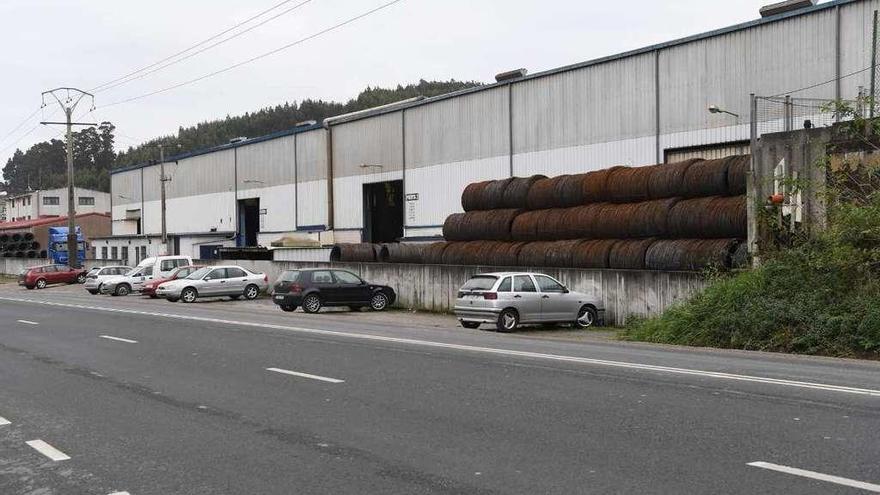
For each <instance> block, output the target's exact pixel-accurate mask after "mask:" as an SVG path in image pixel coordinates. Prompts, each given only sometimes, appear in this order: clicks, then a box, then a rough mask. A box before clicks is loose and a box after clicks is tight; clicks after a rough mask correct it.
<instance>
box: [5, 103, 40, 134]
mask: <svg viewBox="0 0 880 495" xmlns="http://www.w3.org/2000/svg"><path fill="white" fill-rule="evenodd" d="M42 109H43V107H42V106H41V107H39V108H37V109H36V110H34V113H32V114H30V115H28V116H27V117H25V118H24V120H22V121H21V122H20V123H19V124H18V125H17V126H15V127H14V128H13V129H12V130H11V131H9V132H7V133H6V134H4V135H3V137H2V138H0V142H3V141H5V140H6V138H8V137H9V136H11V135H13V134H15V131H17V130H19V129H21V126H23V125H25V124H27V122H28V121H29V120H31V119H32V118H34V117H35V116H36V115H37V114H38V113H40V110H42Z"/></svg>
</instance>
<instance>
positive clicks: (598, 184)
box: [581, 166, 629, 204]
mask: <svg viewBox="0 0 880 495" xmlns="http://www.w3.org/2000/svg"><path fill="white" fill-rule="evenodd" d="M624 168H629V167H622V166H617V167H611V168H606V169H602V170H596V171H594V172H587V173H586V174H584V175H583V178H582V179H581V200H582V202H583V204H587V203H601V202H603V201H608V177H609V176H610V175H611V174H612V173H614V172H616V171H618V170H620V169H624Z"/></svg>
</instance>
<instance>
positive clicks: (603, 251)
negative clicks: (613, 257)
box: [570, 239, 620, 268]
mask: <svg viewBox="0 0 880 495" xmlns="http://www.w3.org/2000/svg"><path fill="white" fill-rule="evenodd" d="M618 242H620V241H618V240H615V239H596V240H591V241H581V242H579V243H577V244H576V245H575V246H574V247H573V248H572V255H571V265H570V266H571V267H572V268H608V256H609V254H610V253H611V249H612V248H613V247H614V246H615V245H616V244H617V243H618Z"/></svg>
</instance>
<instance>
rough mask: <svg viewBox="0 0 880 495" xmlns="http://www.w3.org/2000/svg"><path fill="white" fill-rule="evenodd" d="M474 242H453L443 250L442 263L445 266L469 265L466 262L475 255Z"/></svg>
mask: <svg viewBox="0 0 880 495" xmlns="http://www.w3.org/2000/svg"><path fill="white" fill-rule="evenodd" d="M472 244H473V242H451V243H449V245H448V246H447V247H446V249H444V250H443V254H442V255H441V263H442V264H444V265H465V264H469V263H466V262H465V261H466V260H467V259H469V258H472V257H473V256H474V255H473V253H472V252H471V250H473V249H474V247H473V246H472Z"/></svg>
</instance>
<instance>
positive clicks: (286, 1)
mask: <svg viewBox="0 0 880 495" xmlns="http://www.w3.org/2000/svg"><path fill="white" fill-rule="evenodd" d="M292 1H293V0H284V1H282V2H279V3H277V4H275V5H273V6H271V7H269V8H268V9H266V10H264V11H262V12H260V13H259V14H256V15H254V16H251V17H249V18H247V19H245V20H244V21H242V22H239V23H238V24H235V25H234V26H232V27H230V28H227V29H225V30H223V31H221V32H219V33H217V34H215V35H213V36H211V37H209V38H206V39H204V40H202V41H200V42H198V43H196V44H195V45H192V46H190V47H189V48H186V49H185V50H181V51H179V52H177V53H175V54H173V55H169V56H167V57H165V58H163V59H162V60H159V61H158V62H154V63H152V64H150V65H147V66H144V67H141V68H140V69H137V70H135V71H132V72H129V73H128V74H126V75H124V76H121V77H118V78H116V79H113V80H112V81H107V82H105V83H104V84H100V85H98V86H95V87H94V88H92V89H90V90H89V91H103V89H102V88H104V87H105V86H109V85H111V84H113V83H116V82H119V81H121V80H123V79H127V78H128V77H130V76H133V75H135V74H138V73H140V72H143V71H145V70H147V69H152V68H153V67H155V66H157V65H159V64H162V63H164V62H167V61H169V60H171V59H173V58H175V57H178V56H180V55H183V54H184V53H187V52H189V51H191V50H194V49H196V48H198V47H200V46H202V45H204V44H205V43H209V42H211V41H214V40H215V39H217V38H219V37H221V36H223V35H224V34H226V33H229V32H230V31H234V30H236V29H237V28H239V27H241V26H243V25H245V24H247V23H249V22H251V21H253V20H254V19H257V18H259V17H262V16H263V15H265V14H267V13H269V12H271V11H273V10H275V9H277V8H278V7H281V6H282V5H284V4H287V3H290V2H292Z"/></svg>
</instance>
